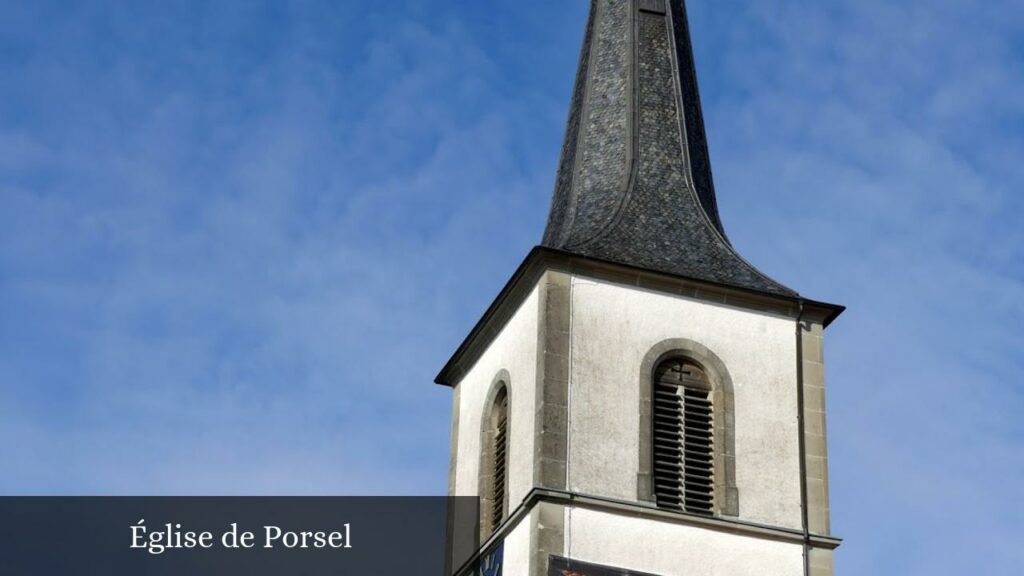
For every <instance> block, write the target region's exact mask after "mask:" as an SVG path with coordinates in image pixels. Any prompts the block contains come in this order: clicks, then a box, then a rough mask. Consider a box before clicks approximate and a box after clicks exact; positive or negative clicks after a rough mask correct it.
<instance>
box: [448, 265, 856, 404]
mask: <svg viewBox="0 0 1024 576" xmlns="http://www.w3.org/2000/svg"><path fill="white" fill-rule="evenodd" d="M545 260H548V261H550V263H551V264H555V263H557V262H558V261H562V262H563V263H568V264H570V266H568V267H567V268H568V269H569V271H570V272H576V273H581V272H584V270H581V268H587V266H588V265H601V266H607V267H613V268H617V269H620V270H623V271H627V272H630V273H634V274H637V275H643V276H649V277H652V278H658V277H661V278H665V279H670V280H674V281H677V282H685V283H688V284H692V285H694V286H697V287H703V288H704V289H705V290H710V291H718V292H726V293H735V294H738V295H743V294H745V295H748V296H750V297H752V298H756V299H763V300H769V301H776V302H780V303H781V302H787V303H791V304H796V305H797V306H798V307H799V308H802V309H803V310H804V311H805V312H817V315H818V316H820V317H821V322H822V326H823V327H825V328H828V326H829V325H830V324H832V322H834V321H835V320H836V319H837V318H838V317H839V316H840V315H841V314H842V313H843V312H844V311H845V310H846V307H845V306H841V305H838V304H832V303H828V302H823V301H819V300H811V299H808V298H803V297H802V296H799V295H794V296H788V295H781V294H774V293H769V292H762V291H759V290H753V289H750V288H745V287H741V286H733V285H729V284H722V283H719V282H713V281H709V280H704V279H700V278H692V277H688V276H681V275H678V274H670V273H666V272H660V271H656V270H649V269H646V268H640V267H637V266H631V265H629V264H622V263H620V262H612V261H609V260H602V259H599V258H593V257H589V256H581V255H579V254H575V253H572V252H567V251H565V250H559V249H556V248H549V247H547V246H535V247H534V248H533V249H532V250H530V253H529V254H527V256H526V258H524V259H523V261H522V262H521V263H520V264H519V266H518V267H517V268H516V271H515V272H514V273H513V274H512V277H511V278H510V279H509V281H508V282H506V283H505V286H504V287H503V288H502V289H501V292H499V293H498V296H497V297H496V298H495V299H494V301H493V302H491V304H490V306H488V308H487V310H486V311H485V312H484V314H483V316H481V318H480V319H479V320H478V321H477V322H476V324H475V325H474V326H473V329H472V330H470V332H469V334H468V335H467V336H466V338H465V339H464V340H463V341H462V343H461V344H460V345H459V347H458V348H457V349H456V350H455V353H454V354H452V356H451V358H449V359H448V362H447V363H445V365H444V367H443V368H442V369H441V371H440V372H439V373H438V374H437V376H436V377H435V378H434V383H435V384H440V385H442V386H449V387H454V386H455V385H456V384H457V383H458V381H459V380H461V378H462V377H463V376H465V373H466V372H467V371H468V369H463V368H461V367H460V364H461V363H462V359H463V357H464V356H465V355H466V353H467V352H468V351H469V350H470V349H471V348H472V347H473V345H474V344H475V343H476V342H477V340H478V339H479V338H480V337H481V336H483V335H484V333H485V332H487V331H488V330H489V329H490V330H495V328H494V327H491V326H490V324H491V323H492V320H493V319H494V317H495V316H496V315H497V314H498V312H499V311H500V310H501V309H502V306H503V305H504V304H505V302H506V301H507V300H508V299H509V298H510V297H511V295H512V294H513V292H515V289H516V288H517V287H518V286H519V284H520V283H521V282H522V280H523V278H524V277H526V276H527V274H528V272H531V271H536V272H538V273H537V275H538V276H539V275H540V273H542V272H543V271H544V270H546V269H547V267H548V266H546V265H544V261H545ZM574 263H576V264H580V266H572V264H574Z"/></svg>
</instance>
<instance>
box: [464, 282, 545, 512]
mask: <svg viewBox="0 0 1024 576" xmlns="http://www.w3.org/2000/svg"><path fill="white" fill-rule="evenodd" d="M538 301H539V298H538V291H537V288H536V287H535V288H534V290H533V291H532V292H531V293H530V295H529V296H528V297H527V298H526V299H525V300H524V301H523V303H522V305H520V307H519V309H518V310H517V311H516V313H515V314H514V315H513V316H512V318H511V319H510V320H509V321H508V322H507V323H506V324H505V326H504V328H502V330H501V332H500V333H499V334H498V336H497V337H496V338H495V339H494V341H493V342H492V343H491V345H490V346H489V347H488V348H487V350H486V351H485V352H484V353H483V354H482V355H481V356H480V359H479V360H477V362H476V364H475V365H474V366H473V367H472V368H471V369H470V370H469V373H468V374H466V376H465V377H464V378H463V379H462V380H461V381H460V382H459V384H458V387H459V407H458V410H459V430H458V446H457V452H456V467H455V495H457V496H476V495H477V491H478V490H479V484H478V478H479V472H480V435H481V426H482V417H483V413H484V409H485V404H486V402H487V394H488V392H489V391H490V389H491V385H492V383H493V382H494V379H495V377H496V376H497V375H498V373H499V372H501V371H502V370H506V371H507V372H508V374H509V377H510V378H509V379H510V382H509V394H510V396H511V406H510V411H509V417H510V428H509V431H510V433H511V436H510V438H509V478H508V481H509V511H512V510H514V509H515V508H516V507H517V506H518V505H519V504H520V503H521V502H522V500H523V499H524V498H525V497H526V495H527V494H528V493H529V491H530V489H531V488H532V487H533V445H534V418H535V416H534V413H535V409H536V392H535V391H536V382H537V330H538V314H539V310H538Z"/></svg>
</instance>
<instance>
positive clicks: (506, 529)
mask: <svg viewBox="0 0 1024 576" xmlns="http://www.w3.org/2000/svg"><path fill="white" fill-rule="evenodd" d="M541 503H547V504H550V505H551V506H553V507H554V508H555V509H556V510H558V511H559V512H561V513H562V520H558V518H557V516H548V518H549V519H550V521H551V522H552V523H555V524H554V526H555V528H556V529H555V530H553V531H552V532H551V534H552V540H551V549H549V552H553V551H554V550H555V549H556V548H557V546H558V545H557V544H556V543H555V539H554V535H555V534H557V533H558V531H557V522H562V523H563V525H562V527H561V531H562V534H563V537H562V545H561V546H562V547H563V550H564V546H565V540H564V535H565V532H566V527H565V526H564V518H565V515H564V510H565V508H566V507H570V506H575V507H580V508H587V509H590V510H598V511H604V512H612V513H617V514H623V515H626V516H631V517H634V518H644V519H649V520H652V521H657V522H671V523H675V524H680V525H685V526H693V527H696V528H706V529H708V530H714V531H716V532H721V533H724V534H736V535H740V536H747V537H751V538H761V539H765V540H773V541H778V542H787V543H791V544H802V543H804V542H805V538H804V533H803V532H802V531H800V530H794V529H792V528H781V527H778V526H769V525H765V524H757V523H754V522H744V521H742V520H736V519H731V518H709V517H707V516H700V515H696V514H687V513H685V512H674V511H670V510H662V509H660V508H655V507H654V506H651V505H649V504H643V503H637V502H627V501H624V500H615V499H613V498H603V497H599V496H590V495H587V494H578V493H573V492H567V491H564V490H543V489H537V488H535V489H533V490H531V491H530V493H529V494H527V495H526V498H525V499H524V500H523V503H522V504H520V505H519V506H518V507H517V508H516V509H515V510H514V511H513V512H512V513H511V514H510V515H509V519H508V520H507V521H506V522H505V523H504V524H503V525H502V526H501V528H499V529H498V531H497V532H495V533H494V534H493V535H491V536H490V537H489V538H487V539H486V540H485V541H484V542H482V543H481V544H480V546H479V552H477V554H475V555H473V557H472V558H470V559H469V560H468V561H467V562H465V563H463V565H462V567H461V568H460V569H459V570H458V571H457V572H458V574H460V576H461V575H468V574H469V572H470V569H471V567H472V566H474V565H475V562H476V561H477V560H479V559H480V556H481V554H482V552H483V551H484V550H488V549H490V547H491V546H493V545H494V544H495V543H496V542H498V541H501V540H504V539H505V538H506V537H507V536H508V535H509V534H510V533H511V532H512V531H513V530H515V528H516V527H517V526H519V524H520V523H521V522H523V521H524V520H525V519H527V518H530V521H531V522H533V521H534V520H533V517H532V514H533V512H534V511H535V510H536V509H537V507H538V506H539V505H540V504H541ZM540 521H541V518H538V519H537V522H538V525H540ZM538 534H539V533H538ZM530 542H531V544H539V543H540V542H541V540H540V538H538V539H533V538H531V540H530ZM809 543H810V546H811V549H812V551H832V550H835V549H836V548H838V547H839V546H840V545H841V544H842V543H843V541H842V540H841V539H839V538H835V537H833V536H824V535H820V534H811V535H810V536H809ZM564 554H565V552H563V553H562V555H563V556H564ZM815 554H816V555H818V552H815ZM814 561H815V559H814V558H812V565H813V562H814ZM817 561H818V562H819V563H821V562H822V560H820V559H818V560H817ZM533 574H534V573H533V572H531V576H532V575H533ZM815 576H830V575H829V574H828V573H825V572H821V573H815Z"/></svg>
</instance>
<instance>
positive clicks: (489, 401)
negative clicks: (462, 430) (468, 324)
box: [477, 369, 513, 539]
mask: <svg viewBox="0 0 1024 576" xmlns="http://www.w3.org/2000/svg"><path fill="white" fill-rule="evenodd" d="M503 393H504V397H505V442H506V446H505V459H506V461H505V479H504V487H503V490H502V496H503V498H504V502H502V504H501V507H502V510H503V513H502V518H498V519H495V518H494V517H493V512H492V511H493V510H494V506H493V504H494V503H493V502H492V500H493V494H492V489H493V484H494V471H495V454H494V448H495V437H496V434H497V429H496V427H495V418H496V416H497V414H496V410H497V408H498V405H497V401H498V399H499V398H500V396H501V395H502V394H503ZM512 425H513V422H512V378H511V376H510V375H509V373H508V370H505V369H502V370H499V371H498V373H497V374H496V375H495V376H494V379H493V380H492V381H491V386H490V389H489V390H488V391H487V397H486V399H485V400H484V405H483V412H482V414H481V418H480V468H479V472H478V473H477V494H478V495H479V496H480V530H481V538H483V539H486V538H488V537H490V535H491V531H492V530H493V529H496V528H497V527H498V526H500V525H501V523H502V521H503V520H504V518H505V517H506V516H507V515H508V512H509V490H508V488H509V476H510V473H509V472H510V471H509V460H510V459H511V458H510V457H511V444H512Z"/></svg>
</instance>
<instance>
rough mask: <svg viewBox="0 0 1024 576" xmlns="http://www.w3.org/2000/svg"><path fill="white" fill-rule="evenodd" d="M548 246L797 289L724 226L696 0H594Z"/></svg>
mask: <svg viewBox="0 0 1024 576" xmlns="http://www.w3.org/2000/svg"><path fill="white" fill-rule="evenodd" d="M543 245H544V246H548V247H550V248H556V249H559V250H564V251H567V252H571V253H574V254H579V255H582V256H588V257H592V258H598V259H602V260H610V261H613V262H620V263H623V264H628V265H632V266H637V267H640V268H645V269H649V270H654V271H659V272H665V273H669V274H675V275H679V276H686V277H690V278H695V279H700V280H708V281H712V282H716V283H720V284H727V285H732V286H738V287H741V288H747V289H751V290H756V291H759V292H764V293H768V294H777V295H786V296H793V295H796V293H795V292H794V291H793V290H791V289H789V288H787V287H785V286H783V285H782V284H780V283H778V282H776V281H774V280H772V279H771V278H769V277H767V276H766V275H764V274H763V273H761V272H760V271H758V270H757V269H756V268H754V267H753V266H751V265H750V264H749V263H747V262H746V261H745V260H744V259H743V258H742V257H740V255H739V254H737V253H736V251H735V250H734V249H733V247H732V245H731V244H730V243H729V240H728V239H727V237H726V235H725V231H724V229H723V228H722V223H721V220H720V219H719V215H718V206H717V204H716V201H715V188H714V183H713V181H712V178H711V164H710V161H709V159H708V146H707V138H706V136H705V132H704V119H703V115H702V112H701V107H700V97H699V94H698V90H697V76H696V71H695V69H694V62H693V49H692V46H691V43H690V33H689V27H688V24H687V20H686V7H685V2H684V0H636V1H635V2H631V1H630V0H593V1H592V2H591V9H590V17H589V19H588V23H587V30H586V35H585V38H584V44H583V51H582V54H581V58H580V65H579V72H578V74H577V79H576V86H575V89H574V94H573V99H572V105H571V108H570V114H569V121H568V126H567V129H566V136H565V144H564V146H563V149H562V158H561V162H560V165H559V170H558V176H557V179H556V183H555V192H554V197H553V200H552V205H551V213H550V215H549V217H548V225H547V230H546V231H545V233H544V240H543Z"/></svg>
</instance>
